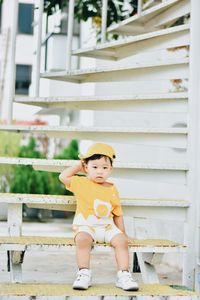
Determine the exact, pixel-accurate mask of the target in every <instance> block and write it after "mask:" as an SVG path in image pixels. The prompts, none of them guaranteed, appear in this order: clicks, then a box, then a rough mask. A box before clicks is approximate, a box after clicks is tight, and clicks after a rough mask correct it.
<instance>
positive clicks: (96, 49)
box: [73, 24, 190, 58]
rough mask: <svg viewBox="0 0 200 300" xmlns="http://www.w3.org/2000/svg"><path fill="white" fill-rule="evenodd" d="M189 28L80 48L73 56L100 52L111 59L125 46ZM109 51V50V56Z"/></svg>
mask: <svg viewBox="0 0 200 300" xmlns="http://www.w3.org/2000/svg"><path fill="white" fill-rule="evenodd" d="M189 28H190V26H189V24H186V25H178V26H174V27H170V28H167V29H162V30H157V31H153V32H148V33H143V34H139V35H136V36H133V37H128V38H123V39H121V40H119V41H111V42H106V43H103V44H100V45H96V46H93V47H88V48H81V49H76V50H73V55H81V56H91V54H93V56H95V55H97V57H98V55H100V54H101V52H102V56H105V57H106V56H112V57H113V58H115V57H117V56H116V53H113V51H114V50H116V49H117V50H118V49H120V48H124V47H125V46H127V45H129V44H132V43H137V42H140V41H144V40H147V39H151V38H155V37H160V36H163V35H168V34H172V33H175V32H181V31H185V30H189ZM105 50H106V51H108V52H106V53H105V54H104V53H103V51H104V52H105ZM109 50H110V54H109Z"/></svg>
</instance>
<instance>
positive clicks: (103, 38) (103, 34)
mask: <svg viewBox="0 0 200 300" xmlns="http://www.w3.org/2000/svg"><path fill="white" fill-rule="evenodd" d="M107 12H108V0H102V13H101V42H102V43H105V41H106V30H107Z"/></svg>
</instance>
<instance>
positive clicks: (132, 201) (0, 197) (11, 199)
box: [0, 193, 189, 207]
mask: <svg viewBox="0 0 200 300" xmlns="http://www.w3.org/2000/svg"><path fill="white" fill-rule="evenodd" d="M0 203H33V204H44V205H45V204H49V205H57V204H59V205H76V199H75V197H74V196H65V195H45V194H20V193H0ZM121 204H122V206H170V207H172V206H173V207H189V201H188V200H183V199H175V200H174V199H166V198H163V199H161V198H159V199H144V198H141V199H138V198H123V197H122V198H121Z"/></svg>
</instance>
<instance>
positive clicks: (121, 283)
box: [116, 271, 139, 291]
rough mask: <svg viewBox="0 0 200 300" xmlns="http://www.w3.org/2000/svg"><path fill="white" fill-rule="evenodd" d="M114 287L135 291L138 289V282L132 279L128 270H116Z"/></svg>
mask: <svg viewBox="0 0 200 300" xmlns="http://www.w3.org/2000/svg"><path fill="white" fill-rule="evenodd" d="M116 287H119V288H121V289H123V290H124V291H137V290H138V289H139V286H138V283H137V282H136V281H135V280H134V279H133V277H132V275H131V272H130V271H118V272H117V282H116Z"/></svg>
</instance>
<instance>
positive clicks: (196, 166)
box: [183, 0, 200, 289]
mask: <svg viewBox="0 0 200 300" xmlns="http://www.w3.org/2000/svg"><path fill="white" fill-rule="evenodd" d="M190 3H191V21H190V65H189V107H188V111H189V114H188V123H189V134H188V154H189V156H188V158H189V164H190V165H189V171H188V188H189V199H190V200H191V205H190V207H189V208H188V211H187V235H186V239H185V244H186V246H187V253H186V256H185V259H184V272H183V284H185V285H187V286H188V287H191V288H194V287H195V286H196V289H198V288H199V287H198V280H197V276H198V272H200V268H199V269H198V264H197V259H198V255H199V245H198V241H199V239H198V234H199V231H198V225H199V219H200V212H199V210H200V202H199V199H200V185H199V178H200V56H199V53H200V39H199V28H200V18H199V13H200V1H196V0H191V1H190Z"/></svg>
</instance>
